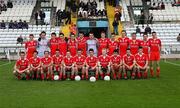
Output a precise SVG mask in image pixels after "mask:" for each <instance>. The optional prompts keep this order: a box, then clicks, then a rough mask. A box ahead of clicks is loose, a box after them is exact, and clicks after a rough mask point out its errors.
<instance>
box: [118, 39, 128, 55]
mask: <svg viewBox="0 0 180 108" xmlns="http://www.w3.org/2000/svg"><path fill="white" fill-rule="evenodd" d="M118 41H119V54H120V55H121V56H124V55H125V54H126V49H127V48H128V45H129V38H128V37H124V38H119V39H118Z"/></svg>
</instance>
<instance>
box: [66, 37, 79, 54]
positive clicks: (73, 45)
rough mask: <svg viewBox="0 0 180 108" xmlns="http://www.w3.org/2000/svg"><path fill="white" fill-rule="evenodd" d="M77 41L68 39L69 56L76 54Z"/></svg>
mask: <svg viewBox="0 0 180 108" xmlns="http://www.w3.org/2000/svg"><path fill="white" fill-rule="evenodd" d="M76 43H77V42H76V41H75V40H74V41H72V40H71V39H69V41H68V49H69V51H70V53H71V56H73V57H74V56H75V55H76V50H77V44H76Z"/></svg>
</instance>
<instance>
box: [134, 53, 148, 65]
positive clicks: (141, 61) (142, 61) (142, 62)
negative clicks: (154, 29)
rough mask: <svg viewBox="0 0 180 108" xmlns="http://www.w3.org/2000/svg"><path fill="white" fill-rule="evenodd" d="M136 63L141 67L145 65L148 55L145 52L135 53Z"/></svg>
mask: <svg viewBox="0 0 180 108" xmlns="http://www.w3.org/2000/svg"><path fill="white" fill-rule="evenodd" d="M135 60H136V63H137V64H138V65H140V66H142V67H144V66H145V65H146V61H147V60H148V56H147V55H146V54H144V53H143V54H142V55H140V54H139V53H138V54H136V55H135Z"/></svg>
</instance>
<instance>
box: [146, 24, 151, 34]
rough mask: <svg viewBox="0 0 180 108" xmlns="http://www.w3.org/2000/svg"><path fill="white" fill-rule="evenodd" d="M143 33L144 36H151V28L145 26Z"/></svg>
mask: <svg viewBox="0 0 180 108" xmlns="http://www.w3.org/2000/svg"><path fill="white" fill-rule="evenodd" d="M145 33H146V34H151V27H149V25H147V26H146V28H145Z"/></svg>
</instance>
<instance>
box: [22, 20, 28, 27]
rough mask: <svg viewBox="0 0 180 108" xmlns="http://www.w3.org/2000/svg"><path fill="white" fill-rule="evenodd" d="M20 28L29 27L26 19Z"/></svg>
mask: <svg viewBox="0 0 180 108" xmlns="http://www.w3.org/2000/svg"><path fill="white" fill-rule="evenodd" d="M22 28H23V29H28V28H29V26H28V23H27V22H26V21H24V22H23V26H22Z"/></svg>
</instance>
